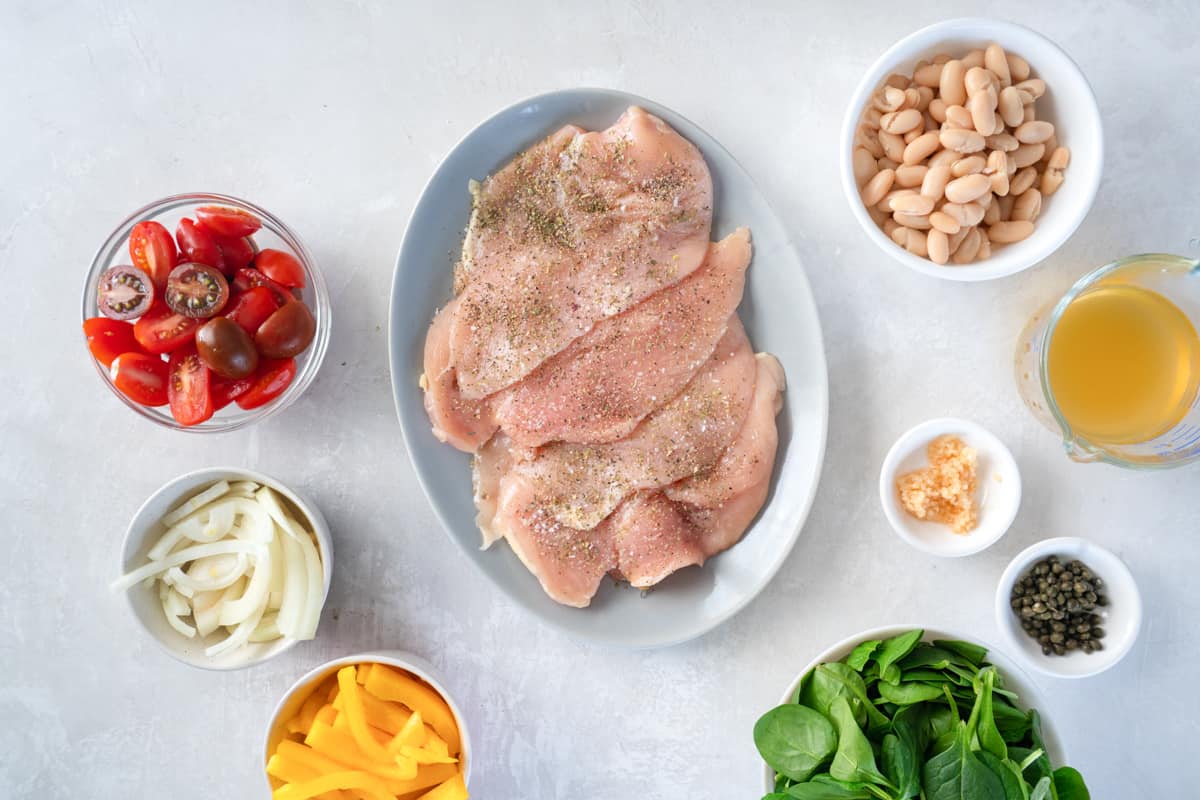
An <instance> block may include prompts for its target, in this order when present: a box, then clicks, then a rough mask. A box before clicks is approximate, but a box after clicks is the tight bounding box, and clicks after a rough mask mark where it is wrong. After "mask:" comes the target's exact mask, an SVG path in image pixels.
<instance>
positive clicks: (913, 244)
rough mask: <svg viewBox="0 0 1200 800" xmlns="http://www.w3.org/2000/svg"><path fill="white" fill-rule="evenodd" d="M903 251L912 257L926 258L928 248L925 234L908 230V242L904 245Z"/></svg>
mask: <svg viewBox="0 0 1200 800" xmlns="http://www.w3.org/2000/svg"><path fill="white" fill-rule="evenodd" d="M904 249H905V250H907V251H908V252H910V253H912V254H913V255H914V256H920V257H921V258H925V257H926V256H928V255H929V247H928V243H927V241H926V237H925V234H924V233H922V232H921V231H916V230H910V231H909V232H908V240H907V241H906V242H905V243H904Z"/></svg>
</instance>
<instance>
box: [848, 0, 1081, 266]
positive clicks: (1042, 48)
mask: <svg viewBox="0 0 1200 800" xmlns="http://www.w3.org/2000/svg"><path fill="white" fill-rule="evenodd" d="M991 42H997V43H999V44H1000V45H1001V46H1002V47H1003V48H1004V49H1005V50H1006V51H1007V52H1011V53H1016V54H1017V55H1019V56H1021V57H1022V58H1024V59H1025V60H1026V61H1028V62H1029V65H1030V67H1032V69H1033V74H1034V76H1036V77H1038V78H1041V79H1042V80H1044V81H1045V82H1046V94H1045V96H1044V97H1042V98H1041V99H1040V100H1038V102H1037V110H1038V119H1044V120H1047V121H1049V122H1053V123H1054V128H1055V133H1056V136H1057V138H1058V142H1059V144H1061V145H1063V146H1066V147H1069V148H1070V150H1071V163H1070V166H1068V167H1067V170H1066V180H1065V181H1064V182H1063V184H1062V187H1061V188H1060V189H1059V190H1058V191H1057V192H1055V193H1054V195H1053V196H1051V197H1048V198H1046V202H1045V204H1044V205H1043V207H1042V213H1041V215H1040V216H1039V217H1038V218H1037V228H1036V230H1035V231H1034V233H1033V235H1032V236H1030V237H1029V238H1028V239H1026V240H1024V241H1022V242H1017V243H1015V244H1008V245H1004V246H1002V247H996V248H995V249H994V250H993V252H992V255H991V257H989V258H987V259H984V260H983V261H978V262H975V263H972V264H967V265H964V266H955V265H953V264H951V265H947V266H942V265H939V264H935V263H933V262H932V261H930V260H929V259H927V258H920V257H918V256H915V255H913V254H912V253H909V252H908V251H906V250H905V249H904V248H902V247H900V246H899V245H897V244H896V243H895V242H893V241H892V240H891V238H889V237H888V236H887V234H885V233H884V232H883V230H882V229H880V227H879V226H878V225H876V224H875V221H874V220H872V219H871V216H870V215H869V214H868V213H867V209H866V207H865V206H864V205H863V203H862V200H861V199H860V197H859V190H858V185H857V183H856V182H855V180H854V167H853V163H852V158H851V155H852V152H853V150H854V131H855V129H856V128H857V127H858V123H859V121H860V117H861V115H862V112H863V108H864V107H865V106H866V104H867V102H868V101H869V99H870V97H871V94H872V93H873V92H874V91H875V90H876V89H878V88H879V87H880V86H882V85H883V82H884V81H885V80H886V79H887V76H888V75H890V74H891V73H893V72H899V73H901V74H904V75H912V72H913V67H914V66H915V65H916V63H917V62H918V61H920V60H922V59H932V58H933V56H934V55H936V54H938V53H943V52H944V53H949V54H951V55H952V56H955V57H958V56H962V55H965V54H966V53H967V52H968V51H969V50H973V49H975V48H981V47H985V46H986V45H988V44H989V43H991ZM1100 120H1101V118H1100V108H1099V105H1098V104H1097V103H1096V96H1095V94H1094V93H1093V92H1092V87H1091V86H1090V85H1089V84H1088V81H1087V78H1085V77H1084V75H1083V72H1082V71H1081V70H1080V69H1079V66H1078V65H1077V64H1076V63H1075V62H1074V61H1072V60H1071V57H1070V56H1069V55H1067V54H1066V52H1065V51H1063V49H1062V48H1061V47H1059V46H1058V45H1056V44H1055V43H1054V42H1052V41H1050V40H1049V39H1047V38H1046V37H1045V36H1043V35H1041V34H1040V33H1037V32H1036V31H1033V30H1030V29H1029V28H1026V27H1024V26H1021V25H1015V24H1013V23H1011V22H1003V21H1001V20H996V19H984V18H964V19H952V20H947V21H946V22H939V23H937V24H935V25H930V26H929V27H927V28H922V29H921V30H919V31H917V32H916V33H913V34H911V35H909V36H906V37H904V38H903V39H901V40H900V41H899V42H897V43H896V44H894V45H892V47H891V48H889V49H888V51H887V52H885V53H884V54H883V55H882V56H880V57H879V60H878V61H876V62H875V63H874V64H873V65H872V66H871V68H870V69H869V70H867V73H866V75H864V76H863V79H862V81H861V82H860V83H859V84H858V88H857V89H856V90H855V91H854V95H853V96H852V97H851V99H850V105H849V107H848V108H847V109H846V118H845V120H844V121H843V123H842V138H841V153H840V158H841V172H842V187H843V188H844V189H845V192H846V199H847V200H848V201H849V202H850V209H851V210H852V211H853V212H854V216H855V218H856V219H857V220H858V222H859V224H860V225H862V227H863V230H864V231H866V233H867V236H868V237H870V239H871V241H873V242H875V244H876V245H878V246H879V248H880V249H881V250H883V251H884V252H886V253H887V254H888V255H889V256H891V257H892V258H894V259H896V260H897V261H899V262H900V263H902V264H904V265H905V266H906V267H909V268H911V269H914V270H916V271H917V272H920V273H922V274H924V275H930V276H933V277H935V278H946V279H948V280H953V281H984V280H991V279H992V278H1000V277H1003V276H1005V275H1012V274H1013V273H1016V272H1020V271H1021V270H1024V269H1028V268H1029V267H1032V266H1034V265H1035V264H1037V263H1039V262H1041V261H1042V260H1044V259H1046V258H1047V257H1048V256H1050V254H1051V253H1053V252H1054V251H1055V250H1057V249H1058V248H1059V247H1061V246H1062V244H1063V243H1064V242H1066V241H1067V239H1069V238H1070V236H1071V234H1072V233H1074V232H1075V229H1076V228H1078V227H1079V224H1080V223H1081V222H1083V218H1084V217H1085V216H1087V213H1088V210H1089V209H1090V208H1091V207H1092V201H1093V200H1095V197H1096V190H1097V189H1098V188H1099V186H1100V175H1101V172H1102V171H1103V165H1104V134H1103V130H1102V127H1101V121H1100Z"/></svg>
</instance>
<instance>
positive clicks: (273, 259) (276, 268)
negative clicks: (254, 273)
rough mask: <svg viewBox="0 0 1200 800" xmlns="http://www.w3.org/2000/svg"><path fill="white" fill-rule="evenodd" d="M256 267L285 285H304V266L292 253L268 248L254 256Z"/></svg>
mask: <svg viewBox="0 0 1200 800" xmlns="http://www.w3.org/2000/svg"><path fill="white" fill-rule="evenodd" d="M254 268H255V269H257V270H258V271H259V272H261V273H262V274H263V275H266V276H267V277H268V278H270V279H271V280H273V281H275V282H276V283H279V284H283V285H284V286H297V287H303V286H304V267H302V266H300V261H299V259H297V258H296V257H295V256H294V255H292V254H291V253H286V252H284V251H283V250H272V249H271V248H269V247H268V248H267V249H266V250H263V251H261V252H259V254H258V255H256V256H255V257H254Z"/></svg>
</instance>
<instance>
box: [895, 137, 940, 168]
mask: <svg viewBox="0 0 1200 800" xmlns="http://www.w3.org/2000/svg"><path fill="white" fill-rule="evenodd" d="M939 145H940V142H939V141H938V134H937V132H936V131H930V132H929V133H923V134H921V135H920V136H918V137H917V138H916V139H913V140H912V141H911V142H909V143H908V145H907V146H906V147H905V148H904V163H905V164H919V163H920V162H922V161H924V160H925V159H926V158H928V157H929V156H931V155H933V153H934V152H936V151H937V149H938V146H939Z"/></svg>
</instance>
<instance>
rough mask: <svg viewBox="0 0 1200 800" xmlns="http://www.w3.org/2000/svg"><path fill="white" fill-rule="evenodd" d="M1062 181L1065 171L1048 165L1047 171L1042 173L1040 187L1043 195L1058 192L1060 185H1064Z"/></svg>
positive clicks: (1046, 195) (1047, 195)
mask: <svg viewBox="0 0 1200 800" xmlns="http://www.w3.org/2000/svg"><path fill="white" fill-rule="evenodd" d="M1062 182H1063V171H1062V170H1061V169H1054V168H1053V167H1047V168H1046V171H1045V172H1043V173H1042V182H1041V184H1040V187H1039V188H1041V190H1042V196H1043V197H1049V196H1050V195H1052V194H1054V193H1055V192H1057V191H1058V187H1060V186H1062Z"/></svg>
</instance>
